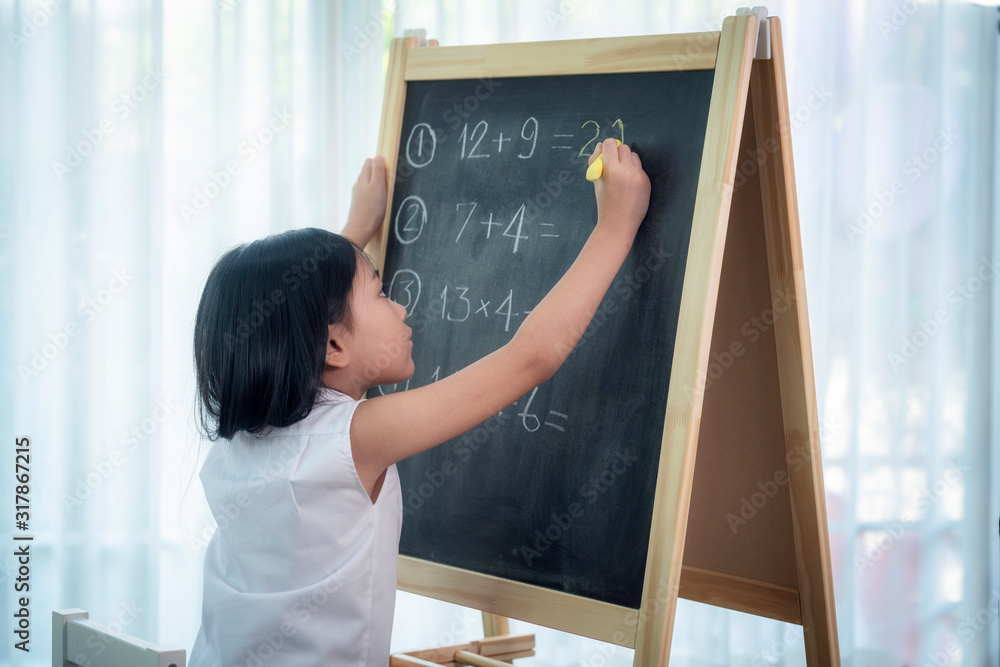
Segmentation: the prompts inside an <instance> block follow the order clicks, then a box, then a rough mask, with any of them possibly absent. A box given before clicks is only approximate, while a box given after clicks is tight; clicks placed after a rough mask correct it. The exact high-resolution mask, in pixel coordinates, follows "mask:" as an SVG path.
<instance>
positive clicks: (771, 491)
mask: <svg viewBox="0 0 1000 667" xmlns="http://www.w3.org/2000/svg"><path fill="white" fill-rule="evenodd" d="M739 155H740V157H739V161H738V164H737V171H736V178H735V181H734V189H733V198H732V207H731V213H730V218H729V231H728V234H727V237H726V249H725V255H724V260H723V266H722V276H721V282H720V285H719V297H718V306H717V310H716V319H715V327H714V330H713V334H712V352H711V356H710V361H709V366H708V373H707V376H706V377H705V378H700V380H701V381H703V386H704V391H705V395H704V406H703V408H702V418H701V429H700V434H699V440H698V454H697V463H696V465H695V474H694V483H693V487H692V495H691V506H690V510H689V514H688V532H687V538H686V541H685V549H684V565H686V566H692V567H697V568H702V569H705V570H710V571H714V572H720V573H724V574H729V575H734V576H739V577H744V578H747V579H751V580H754V581H760V582H765V583H770V584H777V585H780V586H787V587H790V588H793V589H797V588H798V577H797V569H796V560H795V539H794V532H793V529H792V512H791V500H790V498H791V496H790V493H789V485H788V465H789V464H788V463H786V453H785V439H784V425H783V421H782V413H781V395H780V386H779V383H778V362H777V354H776V351H775V350H776V349H775V339H774V317H773V316H774V312H775V309H782V308H785V307H786V306H787V305H788V303H789V300H790V299H793V298H794V295H791V294H775V295H772V294H771V289H770V281H769V276H768V268H767V249H766V245H765V237H764V216H763V207H762V205H761V197H760V183H759V179H758V177H757V170H758V168H759V162H762V161H764V160H767V159H769V158H770V159H774V156H773V155H772V156H769V155H766V153H760V154H759V153H758V152H757V146H756V139H755V132H754V119H753V106H752V104H751V102H750V99H749V98H748V100H747V110H746V116H745V120H744V126H743V136H742V140H741V143H740V153H739ZM791 463H793V464H794V462H791Z"/></svg>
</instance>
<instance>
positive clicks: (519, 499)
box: [372, 70, 714, 609]
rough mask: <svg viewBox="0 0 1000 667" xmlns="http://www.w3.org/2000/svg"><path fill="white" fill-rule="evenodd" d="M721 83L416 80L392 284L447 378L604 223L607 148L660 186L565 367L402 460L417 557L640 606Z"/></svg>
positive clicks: (436, 368) (536, 296) (673, 75)
mask: <svg viewBox="0 0 1000 667" xmlns="http://www.w3.org/2000/svg"><path fill="white" fill-rule="evenodd" d="M713 76H714V72H713V71H712V70H704V71H682V72H650V73H630V74H614V75H581V76H559V77H524V78H503V79H490V80H450V81H416V82H410V83H409V84H408V85H407V89H406V101H405V109H404V114H403V124H402V131H401V134H400V150H399V156H398V162H397V170H396V183H395V192H394V195H393V201H392V204H391V210H390V218H389V220H390V222H391V223H392V226H391V229H390V231H389V241H388V246H387V250H386V259H385V268H384V280H385V282H386V284H387V285H389V291H390V296H391V297H392V298H393V299H395V300H396V301H398V302H399V303H401V304H403V305H404V306H406V308H407V312H408V323H410V324H411V326H413V327H414V334H413V358H414V362H415V366H416V371H415V373H414V375H413V377H412V378H411V379H410V380H409V381H408V382H407V383H401V384H399V385H396V386H387V387H377V388H375V389H373V391H372V394H373V395H377V394H378V393H390V392H392V391H398V390H402V389H404V388H414V387H418V386H421V385H424V384H428V383H430V382H433V381H435V380H437V379H440V378H443V377H446V376H447V375H449V374H451V373H453V372H455V371H456V370H459V369H460V368H462V367H464V366H466V365H468V364H469V363H471V362H473V361H475V360H476V359H478V358H480V357H482V356H484V355H486V354H488V353H489V352H491V351H493V350H495V349H496V348H498V347H500V346H501V345H503V344H504V343H506V342H507V341H509V340H510V338H511V337H512V336H513V334H514V332H515V331H516V329H517V327H518V325H519V324H520V323H521V321H522V320H523V319H524V316H525V314H526V313H527V312H529V311H530V310H531V309H532V308H533V307H534V306H535V304H537V303H538V302H539V301H540V300H541V298H542V297H543V296H544V295H545V294H546V292H547V291H548V290H549V289H550V288H551V287H552V285H554V284H555V282H556V281H557V280H558V278H559V277H560V276H561V275H562V274H563V273H564V272H565V271H566V269H567V268H568V267H569V265H570V264H571V263H572V261H573V260H574V259H575V257H576V255H577V253H578V252H579V250H580V248H581V247H582V246H583V243H584V241H585V240H586V239H587V237H588V235H589V233H590V232H591V230H592V229H593V227H594V224H595V222H596V217H597V207H596V203H595V198H594V186H593V184H592V183H590V182H588V181H587V180H586V179H585V177H584V174H585V172H586V169H587V157H588V156H589V155H590V153H591V152H592V151H593V148H594V144H595V142H596V141H598V140H600V139H604V138H606V137H614V138H618V139H622V140H623V141H624V142H625V143H628V144H629V145H630V146H631V147H632V148H633V150H635V151H636V152H637V153H638V154H639V156H640V157H641V159H642V161H643V167H644V168H645V170H646V172H647V173H648V174H649V177H650V181H651V183H652V195H651V198H650V206H649V213H648V214H647V216H646V220H645V221H644V223H643V226H642V227H641V229H640V231H639V234H638V236H637V238H636V242H635V245H634V247H633V249H632V252H631V254H630V256H629V258H628V259H627V260H626V263H625V265H624V266H623V267H622V270H621V271H620V273H619V274H618V277H617V278H616V280H615V282H614V284H613V285H612V287H611V288H610V290H609V291H608V293H607V295H606V297H605V299H604V301H603V303H602V305H601V307H600V309H599V310H598V312H597V314H596V315H595V318H594V320H593V321H592V323H591V325H590V327H589V328H588V330H587V331H586V333H585V334H584V337H583V339H582V340H581V342H580V343H579V345H578V346H577V348H576V349H575V350H574V351H573V353H572V354H571V355H570V357H569V359H568V360H567V361H566V363H565V365H564V366H563V367H562V368H561V369H560V370H559V371H558V373H557V374H556V375H555V376H554V377H553V378H552V379H551V380H550V381H549V382H547V383H545V384H543V385H542V386H540V387H538V388H536V389H534V390H532V391H531V392H530V393H529V394H527V395H525V396H523V397H521V399H519V400H518V401H517V403H515V404H514V405H512V406H510V407H509V408H507V409H505V410H503V411H502V412H501V413H500V414H499V415H496V416H495V417H493V418H491V419H490V420H489V421H487V422H486V423H485V424H483V425H481V426H479V427H478V428H476V429H473V430H472V431H470V432H469V433H467V434H465V435H463V436H461V437H459V438H456V439H455V440H452V441H449V442H447V443H444V444H442V445H441V446H439V447H436V448H434V449H431V450H429V451H427V452H424V453H423V454H421V455H418V456H415V457H412V458H411V459H408V460H406V461H403V462H400V463H399V464H398V469H399V474H400V478H401V480H402V484H403V506H404V520H403V530H402V537H401V541H400V553H401V554H403V555H407V556H414V557H417V558H423V559H426V560H431V561H434V562H436V563H441V564H445V565H453V566H456V567H460V568H463V569H467V570H472V571H476V572H481V573H484V574H489V575H494V576H498V577H502V578H505V579H511V580H516V581H521V582H525V583H529V584H534V585H538V586H544V587H547V588H551V589H555V590H559V591H565V592H567V593H572V594H574V595H579V596H584V597H588V598H592V599H595V600H600V601H604V602H609V603H613V604H618V605H622V606H628V607H632V608H636V609H638V608H639V606H640V597H641V593H642V582H643V575H644V571H645V561H646V550H647V545H648V541H649V534H650V522H651V512H652V506H653V498H654V491H655V484H656V469H657V462H658V457H659V451H660V442H661V439H662V434H663V421H664V410H665V405H666V397H667V387H668V384H669V380H670V378H669V374H670V367H671V358H672V354H673V346H674V337H675V332H676V328H677V318H678V308H679V304H680V297H681V288H682V284H683V280H684V269H685V260H686V253H687V247H688V238H689V235H690V230H691V220H692V215H693V211H694V204H695V192H696V188H697V184H698V176H699V167H700V163H701V158H702V150H703V145H704V140H705V127H706V122H707V118H708V106H709V99H710V97H711V92H712V85H713Z"/></svg>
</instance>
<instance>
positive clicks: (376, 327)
mask: <svg viewBox="0 0 1000 667" xmlns="http://www.w3.org/2000/svg"><path fill="white" fill-rule="evenodd" d="M350 308H351V319H352V322H353V326H352V330H351V332H350V334H349V336H348V344H349V345H350V348H351V349H350V359H351V364H352V365H354V369H353V371H354V372H353V373H352V375H354V377H355V378H358V379H359V381H360V384H361V385H362V386H363V387H364V389H366V390H367V389H369V388H371V387H374V386H376V385H380V384H394V383H396V382H402V381H404V380H406V379H408V378H409V377H410V376H411V375H413V359H412V358H411V356H410V354H411V350H412V349H413V342H412V341H411V340H410V336H411V335H412V334H413V330H412V329H411V328H410V327H408V326H407V325H406V324H405V322H404V320H405V319H406V308H404V307H403V306H401V305H399V304H398V303H396V302H395V301H392V300H391V299H389V297H387V296H386V294H385V290H384V288H383V285H382V280H381V279H380V278H379V275H378V272H377V271H376V270H375V268H374V267H373V266H372V265H371V264H370V263H369V262H368V261H366V260H365V259H362V258H358V268H357V273H355V275H354V286H353V288H352V291H351V297H350Z"/></svg>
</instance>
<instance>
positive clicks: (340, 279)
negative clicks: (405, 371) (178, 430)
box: [194, 228, 363, 440]
mask: <svg viewBox="0 0 1000 667" xmlns="http://www.w3.org/2000/svg"><path fill="white" fill-rule="evenodd" d="M359 255H363V252H362V250H361V249H360V248H358V247H357V246H356V245H355V244H354V243H353V242H351V241H350V240H349V239H346V238H344V237H343V236H340V235H338V234H334V233H333V232H328V231H325V230H322V229H316V228H307V229H295V230H291V231H288V232H284V233H282V234H274V235H272V236H268V237H267V238H263V239H260V240H257V241H253V242H252V243H245V244H243V245H240V246H237V247H235V248H233V249H232V250H230V251H228V252H227V253H226V254H225V255H223V256H222V257H221V258H220V259H219V261H218V262H216V264H215V266H214V267H213V268H212V272H211V273H210V274H209V276H208V280H207V281H206V282H205V289H204V291H203V292H202V294H201V301H200V302H199V304H198V314H197V317H196V319H195V325H194V363H195V370H196V372H197V376H198V408H199V409H198V421H199V424H200V427H201V430H202V432H203V433H204V434H205V436H206V437H208V438H209V439H211V440H216V439H218V438H220V437H221V438H225V439H227V440H230V439H232V437H233V436H234V435H236V433H238V432H239V431H247V432H249V433H252V434H255V435H260V434H262V433H263V432H264V430H265V429H266V428H268V427H272V426H276V427H280V426H288V425H289V424H294V423H295V422H297V421H299V420H300V419H302V418H304V417H305V416H306V415H308V414H309V411H310V410H311V409H312V407H313V403H314V401H315V399H316V396H317V393H318V391H319V388H320V386H321V384H322V380H321V377H322V373H323V368H324V360H325V358H326V346H327V339H328V337H329V330H328V325H330V324H343V325H344V326H346V327H347V328H348V329H350V327H351V313H350V308H349V297H350V293H351V288H352V285H353V283H354V273H355V270H356V269H357V262H358V256H359Z"/></svg>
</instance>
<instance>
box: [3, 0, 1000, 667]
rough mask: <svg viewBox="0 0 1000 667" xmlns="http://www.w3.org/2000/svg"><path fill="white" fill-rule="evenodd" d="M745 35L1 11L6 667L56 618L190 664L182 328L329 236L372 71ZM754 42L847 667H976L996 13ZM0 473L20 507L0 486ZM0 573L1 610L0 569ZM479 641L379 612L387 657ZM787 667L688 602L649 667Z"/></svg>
mask: <svg viewBox="0 0 1000 667" xmlns="http://www.w3.org/2000/svg"><path fill="white" fill-rule="evenodd" d="M738 6H739V5H738V4H737V3H734V2H713V3H680V2H667V3H654V2H647V3H642V2H637V1H632V2H627V3H615V4H612V3H610V2H602V1H601V0H562V1H561V2H557V1H556V0H547V1H545V2H536V1H530V2H529V1H528V0H495V1H486V0H482V1H477V2H468V1H467V2H458V1H457V0H447V1H446V0H439V1H430V0H426V1H423V0H409V1H408V2H400V3H397V2H392V0H385V2H384V3H383V2H380V1H375V2H373V1H368V2H344V3H339V2H319V1H315V2H308V1H307V0H285V1H277V0H275V1H273V2H260V1H258V0H251V1H243V0H176V1H173V2H169V3H166V2H160V1H159V0H147V1H145V2H133V1H131V0H90V1H86V0H69V1H66V2H61V1H59V0H52V1H49V0H38V1H30V0H0V37H2V38H3V39H2V43H0V282H2V285H3V288H2V289H0V306H2V312H3V313H4V315H3V316H2V321H3V326H2V327H0V354H2V355H3V360H4V361H3V382H2V384H0V424H2V425H3V430H2V437H3V438H4V441H5V442H6V443H8V447H9V449H10V448H12V447H10V445H11V444H12V443H13V439H14V437H15V436H25V435H26V436H29V437H30V438H31V441H32V445H31V447H32V452H33V458H32V462H31V467H32V486H31V519H30V526H29V530H28V531H27V533H26V534H33V535H34V536H35V540H34V542H33V545H32V570H31V577H32V579H31V585H32V590H31V592H32V603H31V604H32V606H31V609H32V624H33V625H32V640H33V641H32V652H31V653H30V654H22V653H21V652H20V651H16V650H14V649H13V648H12V643H13V642H12V641H4V642H3V643H0V663H12V664H18V665H20V664H25V665H27V664H48V662H49V660H48V650H47V644H48V638H49V632H50V628H49V613H50V611H51V610H52V609H54V608H61V607H70V606H78V607H82V608H85V609H87V610H89V611H91V612H92V616H93V617H94V618H96V619H98V620H101V621H103V622H115V623H118V624H119V625H120V626H121V627H123V628H124V629H126V631H128V632H130V633H132V634H136V635H139V636H142V637H145V638H148V639H151V640H154V641H159V642H164V643H175V644H180V645H182V646H185V647H188V648H189V647H190V645H191V643H192V642H193V638H194V633H195V631H196V629H197V623H198V610H199V605H200V579H199V577H200V574H199V570H200V565H201V563H200V558H201V553H202V550H203V549H204V545H205V542H206V540H207V538H208V536H209V535H210V533H211V530H212V525H211V523H210V522H209V520H208V518H207V516H206V514H205V511H204V506H203V504H202V502H203V501H202V498H201V490H200V487H199V485H198V483H197V480H196V479H195V478H194V477H193V475H194V471H195V468H196V465H197V462H198V456H199V452H200V450H199V443H198V441H197V439H196V437H195V434H194V431H193V429H192V427H191V424H190V417H191V406H192V400H193V395H192V372H191V353H190V337H191V328H192V324H193V317H194V308H195V305H196V302H197V298H198V295H199V293H200V289H201V286H202V283H203V280H204V278H205V276H206V275H207V271H208V269H209V268H210V266H211V264H212V262H213V261H214V259H215V258H216V257H217V256H218V255H219V254H220V253H221V252H222V251H223V250H225V249H226V248H228V247H229V246H231V245H232V244H234V243H236V242H240V241H243V240H247V239H251V238H256V237H259V236H261V235H264V234H267V233H270V232H273V231H278V230H282V229H287V228H290V227H299V226H306V225H318V226H326V227H329V228H332V229H337V228H338V227H339V226H340V224H341V222H342V218H343V214H344V213H345V212H346V207H347V203H348V200H347V197H348V196H349V188H350V184H351V183H352V182H353V179H354V177H355V174H356V171H357V169H358V167H359V165H360V163H361V160H362V159H363V158H364V157H365V156H367V155H370V154H371V153H372V152H373V151H374V147H375V138H376V134H377V129H378V122H379V115H380V105H381V97H382V81H383V78H382V77H383V67H384V59H385V45H386V43H387V40H388V39H390V38H391V37H393V36H398V35H400V34H401V33H402V30H403V29H405V28H411V27H424V28H427V29H428V32H429V33H430V35H431V36H433V37H437V38H439V39H440V40H441V42H442V44H446V45H447V44H468V43H486V42H503V41H527V40H540V39H566V38H575V37H598V36H607V35H629V34H642V33H657V32H686V31H700V30H706V29H717V28H718V26H719V19H720V18H721V17H722V16H725V15H729V14H732V13H734V12H735V9H736V7H738ZM769 9H770V11H771V13H772V14H775V15H778V16H780V17H781V18H782V24H783V32H784V37H785V53H786V64H787V68H788V87H789V101H790V105H791V109H792V113H793V116H794V117H795V123H794V126H793V129H792V136H793V147H794V151H795V166H796V173H797V185H798V193H799V210H800V215H801V220H802V228H803V243H804V251H805V261H806V270H807V289H808V297H809V311H810V317H811V326H812V337H813V348H814V349H813V354H814V359H815V365H816V371H817V385H818V386H817V389H818V395H819V400H820V411H821V417H822V418H823V421H824V424H826V428H825V430H824V436H825V439H824V443H823V445H824V464H825V475H826V488H827V500H828V509H829V517H830V531H831V537H832V546H833V561H834V573H835V589H836V599H837V611H838V621H839V628H840V643H841V648H842V653H843V655H844V659H845V660H844V661H845V664H852V665H872V666H875V665H879V666H881V665H903V664H909V665H925V664H948V665H984V664H997V662H998V659H1000V657H998V648H997V636H998V626H997V598H998V597H1000V576H998V572H997V566H998V559H1000V556H998V549H997V538H996V535H997V533H996V532H995V531H996V530H997V513H998V508H1000V491H998V480H1000V463H998V458H1000V457H998V451H1000V446H998V443H997V437H996V433H997V429H996V428H995V427H994V426H995V422H994V421H993V419H994V418H993V415H995V414H1000V403H997V401H998V398H997V396H998V392H995V391H994V387H996V386H997V382H998V381H1000V365H998V364H997V360H998V359H1000V355H998V354H997V352H1000V350H996V349H995V348H996V346H995V343H994V342H993V336H992V332H993V331H994V328H993V326H994V322H995V321H996V320H995V317H996V315H995V314H996V313H998V312H1000V303H998V302H997V299H998V298H1000V290H995V289H994V285H993V283H994V281H993V278H994V277H995V276H996V271H995V269H994V268H981V267H992V264H989V261H992V260H993V258H994V257H995V254H996V253H997V251H998V248H997V239H996V238H995V235H994V233H993V229H994V225H995V221H996V220H997V208H996V207H997V204H996V202H995V199H994V197H993V194H992V193H993V191H994V187H995V185H996V184H997V172H996V170H995V169H994V162H995V155H996V150H995V137H996V136H997V132H996V129H997V128H996V114H995V109H996V94H997V85H996V76H997V52H996V36H997V33H996V10H995V9H988V8H982V7H977V6H975V5H970V4H967V3H964V2H943V1H926V2H919V3H917V2H902V1H900V0H896V1H893V0H888V1H885V2H877V1H874V0H869V1H865V0H852V1H851V2H846V3H825V4H820V3H813V2H808V3H805V2H803V3H795V2H790V1H789V2H782V3H775V4H771V5H769ZM890 199H891V201H890ZM862 212H863V213H865V215H866V216H867V217H864V216H862V215H861V213H862ZM984 258H985V259H986V260H988V261H987V263H986V264H981V262H982V260H983V259H984ZM980 271H981V273H978V272H980ZM2 470H4V471H5V473H4V475H3V479H2V481H0V490H2V491H3V497H4V498H13V495H14V486H13V484H12V472H13V456H12V455H11V456H5V458H4V460H3V463H2ZM6 502H8V501H5V503H6ZM11 505H12V503H11V504H7V505H5V507H8V508H9V511H11V512H13V508H12V506H11ZM12 519H13V517H10V520H5V521H3V522H2V523H0V540H3V542H4V544H7V545H10V544H12V542H11V540H10V539H9V538H10V536H11V533H12V532H18V534H22V533H21V532H20V531H15V529H14V526H13V522H12ZM11 551H12V550H11V549H6V548H5V549H4V552H5V553H8V552H11ZM0 564H2V567H0V601H2V608H3V609H5V610H8V609H13V608H14V602H15V600H14V590H13V583H14V582H13V578H14V577H15V576H16V567H15V562H14V560H13V558H12V556H11V555H9V554H8V555H7V556H4V557H2V558H0ZM479 623H480V619H479V615H478V614H477V613H475V612H472V611H470V610H464V609H461V608H457V607H452V606H450V605H445V604H443V603H437V602H433V601H428V600H424V599H421V598H417V597H415V596H411V595H405V594H400V596H399V604H398V608H397V617H396V625H395V628H394V638H393V646H394V648H396V649H408V648H414V647H421V646H428V645H432V644H435V643H450V642H452V641H460V640H462V639H464V638H472V637H476V636H479V635H480V634H481V627H480V625H479ZM524 628H525V625H524V624H520V623H515V624H514V629H515V630H523V629H524ZM13 629H14V625H13V618H12V616H11V615H10V614H4V616H3V617H2V618H0V631H2V633H3V635H4V636H6V637H8V638H11V637H13V636H14V635H13ZM533 631H535V632H537V633H538V642H537V644H538V656H537V657H536V658H532V659H528V660H524V661H521V664H525V665H532V664H534V665H576V664H581V665H588V666H592V667H599V666H601V665H626V664H631V651H628V650H625V649H621V648H614V647H610V646H607V645H603V644H600V643H598V642H593V641H589V640H583V639H579V638H575V637H571V636H569V635H564V634H560V633H556V632H553V631H548V630H544V629H540V628H533ZM949 642H951V644H949ZM801 645H802V642H801V629H796V628H795V627H792V626H785V625H782V624H780V623H776V622H771V621H765V620H760V619H757V618H753V617H749V616H744V615H741V614H737V613H734V612H728V611H724V610H720V609H716V608H712V607H707V606H703V605H697V604H693V603H689V602H686V601H681V603H680V606H679V612H678V620H677V624H676V627H675V632H674V647H673V653H672V664H677V665H727V664H733V665H738V664H742V665H761V664H785V665H799V664H804V663H803V659H802V650H801ZM952 649H954V650H952ZM935 661H936V662H935ZM942 661H943V662H942Z"/></svg>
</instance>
